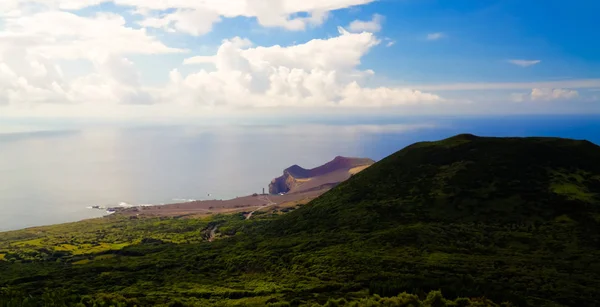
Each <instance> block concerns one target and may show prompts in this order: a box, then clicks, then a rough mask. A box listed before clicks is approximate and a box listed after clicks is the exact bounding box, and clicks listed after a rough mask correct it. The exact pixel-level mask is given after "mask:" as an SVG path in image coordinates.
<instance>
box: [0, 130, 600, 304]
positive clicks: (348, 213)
mask: <svg viewBox="0 0 600 307" xmlns="http://www.w3.org/2000/svg"><path fill="white" fill-rule="evenodd" d="M599 161H600V147H598V146H596V145H594V144H592V143H589V142H585V141H573V140H564V139H548V138H528V139H517V138H514V139H500V138H478V137H474V136H471V135H460V136H456V137H453V138H450V139H447V140H443V141H440V142H427V143H417V144H414V145H412V146H409V147H407V148H405V149H403V150H401V151H399V152H398V153H396V154H394V155H392V156H390V157H388V158H386V159H384V160H383V161H381V162H379V163H377V164H375V165H374V166H372V167H371V168H369V169H367V170H365V171H363V172H361V173H359V174H357V175H355V176H353V178H352V179H350V180H348V181H347V182H345V183H342V184H341V185H339V186H338V187H337V188H335V189H333V190H332V191H330V192H328V193H327V194H325V195H324V196H322V197H320V198H318V199H316V200H314V201H313V202H311V203H310V204H308V205H307V206H303V207H302V208H299V209H297V210H293V211H292V212H289V213H287V214H285V215H281V216H279V215H272V216H271V215H268V214H263V215H257V217H259V219H257V220H250V221H246V220H244V219H243V217H242V216H241V215H231V216H217V217H212V218H208V219H205V220H185V219H164V220H155V219H150V220H122V219H118V218H114V219H113V220H106V221H98V222H95V223H96V224H94V225H95V226H93V227H91V226H90V227H89V228H88V229H87V230H79V227H78V226H73V227H74V228H78V229H69V230H68V231H64V232H62V231H59V229H60V227H67V226H57V227H59V228H56V230H55V231H54V232H52V231H49V233H44V232H40V231H39V230H37V232H36V231H22V232H14V233H9V234H1V235H0V254H4V256H3V257H4V261H0V272H2V274H0V288H2V292H0V293H1V294H0V297H4V301H5V302H6V303H4V304H5V305H6V306H21V305H23V306H34V305H36V304H37V305H40V304H42V305H54V306H62V305H66V304H73V305H76V304H79V306H112V305H114V306H134V305H138V306H146V305H161V304H162V305H165V306H169V305H171V306H188V305H190V306H229V305H239V306H265V305H272V306H287V305H292V306H298V305H309V306H310V305H316V306H318V305H326V306H495V304H494V303H492V302H491V301H489V300H488V299H491V300H492V301H495V302H505V301H509V302H511V303H512V305H517V306H594V305H597V304H598V303H599V302H600V294H599V293H598V291H597V289H600V262H598V261H597V259H598V258H599V257H600V162H599ZM75 225H76V224H75ZM216 225H218V226H219V228H218V233H219V236H220V237H221V239H219V240H216V241H214V242H210V243H209V242H206V238H207V235H208V233H209V232H210V229H212V228H213V227H215V226H216ZM94 227H96V228H94ZM24 242H26V243H24ZM94 242H95V243H94ZM94 244H96V245H94ZM61 246H62V247H61ZM95 246H100V247H101V248H100V249H101V250H96V249H95V248H94V247H95ZM57 247H58V250H57ZM48 252H52V253H48ZM56 252H60V253H59V254H56ZM48 254H51V255H52V256H47V255H48ZM40 255H43V256H40ZM437 290H441V292H442V293H443V294H444V296H445V297H446V298H447V299H444V298H443V297H442V296H441V294H440V293H439V292H431V291H437ZM405 292H407V293H412V294H406V293H405ZM461 297H464V298H471V299H461ZM481 297H486V298H487V299H484V298H481ZM476 298H480V299H476ZM0 301H1V299H0ZM47 302H51V303H47ZM110 302H112V303H110ZM353 304H354V305H353ZM506 305H508V304H506ZM0 306H2V304H0Z"/></svg>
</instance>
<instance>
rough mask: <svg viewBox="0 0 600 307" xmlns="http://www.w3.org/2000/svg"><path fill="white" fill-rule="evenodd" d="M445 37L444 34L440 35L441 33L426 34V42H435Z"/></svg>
mask: <svg viewBox="0 0 600 307" xmlns="http://www.w3.org/2000/svg"><path fill="white" fill-rule="evenodd" d="M445 36H446V35H445V34H444V33H442V32H436V33H429V34H427V40H430V41H435V40H438V39H440V38H443V37H445Z"/></svg>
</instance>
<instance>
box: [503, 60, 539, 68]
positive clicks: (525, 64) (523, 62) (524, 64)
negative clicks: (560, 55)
mask: <svg viewBox="0 0 600 307" xmlns="http://www.w3.org/2000/svg"><path fill="white" fill-rule="evenodd" d="M507 62H508V63H511V64H514V65H517V66H521V67H529V66H533V65H536V64H539V63H540V62H541V61H540V60H508V61H507Z"/></svg>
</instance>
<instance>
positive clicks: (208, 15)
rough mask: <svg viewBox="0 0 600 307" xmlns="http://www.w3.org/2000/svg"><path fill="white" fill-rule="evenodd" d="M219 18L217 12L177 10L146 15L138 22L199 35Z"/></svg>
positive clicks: (209, 29)
mask: <svg viewBox="0 0 600 307" xmlns="http://www.w3.org/2000/svg"><path fill="white" fill-rule="evenodd" d="M220 20H221V18H220V17H219V14H217V13H216V12H212V11H208V10H177V11H175V12H174V13H171V14H167V15H165V16H163V17H148V18H146V19H144V20H142V21H140V22H139V23H138V24H139V25H140V26H143V27H149V28H162V29H164V30H166V31H168V32H182V33H187V34H191V35H195V36H199V35H204V34H206V33H208V32H210V31H212V27H213V24H214V23H216V22H218V21H220Z"/></svg>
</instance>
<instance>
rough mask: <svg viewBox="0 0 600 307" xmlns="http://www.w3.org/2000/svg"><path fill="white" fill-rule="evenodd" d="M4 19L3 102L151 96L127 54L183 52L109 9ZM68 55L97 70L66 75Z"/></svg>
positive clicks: (0, 45)
mask: <svg viewBox="0 0 600 307" xmlns="http://www.w3.org/2000/svg"><path fill="white" fill-rule="evenodd" d="M66 4H68V3H65V5H66ZM3 22H4V27H3V29H2V30H1V31H0V104H5V105H6V104H19V105H21V106H33V105H35V104H39V103H64V104H75V103H83V102H89V101H98V102H100V101H102V102H103V103H137V102H139V101H140V100H148V99H146V98H147V97H144V94H143V91H142V90H141V89H140V87H141V85H140V83H139V80H138V75H137V71H136V70H135V68H134V67H133V64H132V63H131V62H130V61H129V60H128V59H127V58H126V56H127V55H130V54H164V53H179V52H184V50H180V49H176V48H170V47H168V46H166V45H164V44H163V43H161V42H160V41H158V40H157V39H155V38H153V37H151V36H149V35H148V34H147V33H146V32H145V31H144V30H138V29H132V28H129V27H127V26H126V25H125V20H124V19H123V17H121V16H119V15H116V14H110V13H100V14H97V15H95V16H91V17H82V16H78V15H75V14H73V13H69V12H63V11H44V10H42V11H40V12H33V13H28V14H27V15H21V16H17V17H4V19H3ZM65 61H66V62H70V61H87V62H88V63H90V64H91V65H90V67H91V68H92V70H91V71H89V70H87V71H82V72H81V73H80V74H79V75H78V76H75V77H71V78H65V75H64V72H63V68H62V67H61V66H62V65H63V64H64V63H65Z"/></svg>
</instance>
